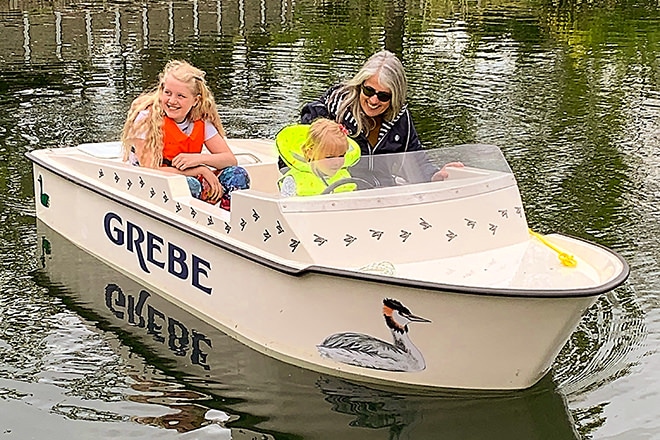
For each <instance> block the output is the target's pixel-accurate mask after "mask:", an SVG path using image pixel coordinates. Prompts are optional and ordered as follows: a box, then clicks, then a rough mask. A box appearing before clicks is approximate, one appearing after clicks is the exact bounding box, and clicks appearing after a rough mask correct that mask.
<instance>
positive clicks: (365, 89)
mask: <svg viewBox="0 0 660 440" xmlns="http://www.w3.org/2000/svg"><path fill="white" fill-rule="evenodd" d="M361 87H362V93H363V94H364V96H366V97H367V98H371V97H372V96H374V95H376V97H377V98H378V100H379V101H380V102H388V101H389V100H390V99H392V94H391V93H387V92H377V91H376V89H374V88H373V87H370V86H365V85H364V84H362V86H361Z"/></svg>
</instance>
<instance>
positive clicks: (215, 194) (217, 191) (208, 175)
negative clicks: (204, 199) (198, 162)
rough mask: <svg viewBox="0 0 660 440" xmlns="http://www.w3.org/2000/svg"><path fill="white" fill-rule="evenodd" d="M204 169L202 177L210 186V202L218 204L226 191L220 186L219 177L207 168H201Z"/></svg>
mask: <svg viewBox="0 0 660 440" xmlns="http://www.w3.org/2000/svg"><path fill="white" fill-rule="evenodd" d="M201 168H203V170H202V173H201V174H202V177H204V180H206V182H207V183H208V184H209V188H210V189H209V193H208V198H209V200H211V201H213V202H217V201H218V200H220V197H222V196H223V195H224V191H223V189H222V185H220V181H219V180H218V177H217V176H216V175H215V174H214V173H213V171H211V170H210V169H209V168H207V167H201Z"/></svg>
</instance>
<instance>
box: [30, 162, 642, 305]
mask: <svg viewBox="0 0 660 440" xmlns="http://www.w3.org/2000/svg"><path fill="white" fill-rule="evenodd" d="M36 151H43V150H36ZM25 156H26V157H27V158H28V159H29V160H30V161H32V162H33V163H35V164H37V165H39V166H41V167H42V168H44V169H46V170H47V171H49V172H51V173H53V174H55V175H57V176H59V177H60V178H63V179H65V180H67V181H69V182H71V183H74V184H76V185H78V186H80V187H82V188H84V189H86V190H89V191H92V192H94V193H96V194H98V195H100V196H102V197H104V198H107V199H109V200H112V201H113V202H115V203H119V204H120V205H122V206H124V207H126V208H129V209H131V210H133V211H136V212H138V213H141V214H143V215H146V216H148V217H151V218H152V219H154V220H156V221H159V222H162V223H164V224H166V225H168V226H169V227H174V228H176V229H178V230H180V231H182V232H184V233H187V234H189V235H191V236H193V237H195V238H197V239H201V240H203V241H205V242H207V243H209V244H211V245H213V246H216V247H219V248H221V249H223V250H226V251H228V252H231V253H233V254H235V255H238V256H240V257H243V258H245V259H247V260H250V261H252V262H255V263H258V264H260V265H262V266H265V267H267V268H270V269H273V270H276V271H278V272H280V273H284V274H287V275H290V276H295V277H302V276H306V275H311V274H319V275H328V276H335V277H339V278H349V279H354V280H359V281H367V282H374V283H380V284H387V285H394V286H401V287H407V288H412V289H420V290H431V291H438V292H444V293H453V294H463V295H477V296H492V297H513V298H529V299H532V298H536V299H541V298H543V299H559V298H584V297H596V296H598V295H601V294H603V293H606V292H609V291H611V290H613V289H615V288H617V287H619V286H620V285H621V284H623V283H624V282H625V281H626V280H627V278H628V276H629V274H630V266H629V265H628V263H627V262H626V260H625V259H624V258H623V257H622V256H621V255H619V253H617V252H616V251H613V250H612V249H609V248H607V247H605V246H603V245H601V244H599V243H594V242H590V241H587V240H584V239H582V238H579V237H572V236H569V235H565V234H562V235H563V236H565V237H568V238H571V239H574V240H576V241H580V242H583V243H586V244H588V245H591V246H595V247H598V248H600V249H602V250H604V251H606V252H608V253H609V254H611V255H612V256H614V257H615V258H616V259H618V260H619V262H620V263H621V265H622V268H621V271H620V273H619V274H618V275H617V276H615V277H613V278H612V279H610V280H608V281H607V282H605V283H603V284H600V285H598V286H595V287H589V288H577V289H571V290H566V289H538V290H528V289H514V288H489V287H479V286H462V285H457V284H444V283H437V282H432V281H423V280H412V279H407V278H397V277H392V276H387V275H381V274H374V273H365V272H356V271H353V270H348V269H340V268H334V267H326V266H319V265H314V264H312V265H309V266H305V267H303V268H296V267H293V266H291V265H287V264H284V263H279V262H277V261H275V260H273V259H271V258H268V257H264V256H261V255H259V254H257V253H254V252H250V251H248V250H246V249H244V248H241V247H240V246H236V245H233V244H231V243H228V242H227V241H225V240H222V239H220V238H217V237H213V236H211V235H209V234H205V233H204V232H202V231H201V230H199V229H198V228H195V227H193V226H191V225H187V224H184V223H183V222H181V221H178V220H176V219H173V218H171V217H169V216H166V215H164V214H162V213H160V212H158V211H156V210H155V209H152V208H149V207H145V206H140V205H137V204H135V203H131V202H130V201H128V200H126V198H124V197H121V196H119V195H117V194H116V193H113V192H111V191H108V190H106V189H104V188H101V187H99V186H97V185H92V184H90V183H89V182H88V181H86V180H85V179H82V178H80V177H77V176H75V175H72V174H71V173H68V172H66V171H64V170H62V169H60V168H58V167H56V166H54V165H53V164H52V163H51V162H49V161H48V160H46V159H44V158H40V157H38V155H35V154H34V151H28V152H26V153H25ZM51 227H52V226H51Z"/></svg>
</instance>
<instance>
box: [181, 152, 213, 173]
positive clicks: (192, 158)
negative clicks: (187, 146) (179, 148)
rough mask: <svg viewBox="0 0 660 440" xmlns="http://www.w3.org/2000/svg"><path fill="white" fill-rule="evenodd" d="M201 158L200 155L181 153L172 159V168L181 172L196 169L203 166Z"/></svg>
mask: <svg viewBox="0 0 660 440" xmlns="http://www.w3.org/2000/svg"><path fill="white" fill-rule="evenodd" d="M201 158H202V157H201V154H199V153H179V154H177V156H176V157H175V158H174V159H172V166H173V167H174V168H176V169H178V170H181V171H183V170H187V169H189V168H195V167H197V166H200V165H202V161H201ZM216 180H217V179H216Z"/></svg>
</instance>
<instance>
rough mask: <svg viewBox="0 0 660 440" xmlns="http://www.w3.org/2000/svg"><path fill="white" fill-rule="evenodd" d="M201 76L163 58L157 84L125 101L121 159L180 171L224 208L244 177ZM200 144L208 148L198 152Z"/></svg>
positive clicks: (197, 192)
mask: <svg viewBox="0 0 660 440" xmlns="http://www.w3.org/2000/svg"><path fill="white" fill-rule="evenodd" d="M204 76H205V72H204V71H202V70H199V69H197V68H195V67H193V66H192V65H190V64H189V63H187V62H185V61H176V60H175V61H170V62H168V63H167V65H166V66H165V68H164V70H163V71H162V72H161V73H160V75H159V83H158V85H157V86H156V87H155V88H154V89H152V90H151V91H149V92H146V93H143V94H142V95H140V96H139V97H137V98H136V99H135V100H134V101H133V103H132V104H131V108H130V111H129V113H128V116H127V118H126V123H125V124H124V129H123V131H122V146H123V150H124V160H125V161H129V162H131V163H132V164H134V165H140V166H144V167H149V168H159V169H162V170H164V171H168V172H172V173H177V174H183V175H185V176H187V177H188V185H189V186H190V190H191V193H192V195H193V196H194V197H196V198H199V199H202V200H205V201H208V202H209V203H212V204H215V203H217V202H218V201H220V206H221V207H222V208H224V209H227V210H228V209H229V203H230V198H231V192H232V191H234V190H236V189H247V188H248V187H249V184H250V179H249V176H248V174H247V172H246V171H245V169H243V168H241V167H238V166H236V164H237V161H236V157H235V156H234V153H232V151H231V150H230V149H229V146H228V145H227V142H226V141H225V138H224V135H225V131H224V129H223V127H222V122H221V121H220V116H219V115H218V110H217V107H216V104H215V100H214V99H213V94H212V93H211V91H210V90H209V88H208V86H207V85H206V81H205V80H204ZM203 145H206V148H207V150H208V151H209V153H202V146H203ZM209 167H212V168H214V170H212V169H211V168H209Z"/></svg>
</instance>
